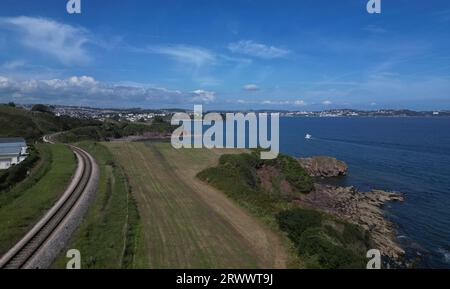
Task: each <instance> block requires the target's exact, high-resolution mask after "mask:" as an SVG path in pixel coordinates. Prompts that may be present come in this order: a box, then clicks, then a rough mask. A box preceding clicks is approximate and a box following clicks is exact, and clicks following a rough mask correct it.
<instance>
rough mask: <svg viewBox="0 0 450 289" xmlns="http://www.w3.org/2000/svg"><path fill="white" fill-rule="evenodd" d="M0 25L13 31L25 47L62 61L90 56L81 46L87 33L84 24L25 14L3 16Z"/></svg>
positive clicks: (71, 60)
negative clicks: (78, 25) (80, 25)
mask: <svg viewBox="0 0 450 289" xmlns="http://www.w3.org/2000/svg"><path fill="white" fill-rule="evenodd" d="M0 28H1V29H8V30H10V31H12V32H13V33H14V35H13V36H14V37H17V39H18V41H19V43H21V44H22V45H24V46H25V47H27V48H28V49H31V50H35V51H39V52H41V53H44V54H47V55H49V56H52V57H55V58H56V59H58V60H59V61H60V62H62V63H64V64H73V63H80V62H82V63H85V62H87V61H89V60H90V57H89V55H88V53H87V51H86V50H85V47H84V45H85V44H86V43H87V42H89V39H90V37H89V32H88V30H86V29H84V28H81V27H75V26H71V25H68V24H64V23H60V22H57V21H54V20H50V19H46V18H35V17H27V16H18V17H2V18H0Z"/></svg>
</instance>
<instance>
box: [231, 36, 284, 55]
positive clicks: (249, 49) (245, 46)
mask: <svg viewBox="0 0 450 289" xmlns="http://www.w3.org/2000/svg"><path fill="white" fill-rule="evenodd" d="M228 49H229V50H230V51H231V52H233V53H240V54H245V55H249V56H253V57H259V58H264V59H272V58H281V57H285V56H286V55H288V54H289V53H290V51H289V50H286V49H282V48H277V47H274V46H268V45H266V44H262V43H256V42H254V41H252V40H241V41H239V42H234V43H230V44H229V45H228Z"/></svg>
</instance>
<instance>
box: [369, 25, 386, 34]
mask: <svg viewBox="0 0 450 289" xmlns="http://www.w3.org/2000/svg"><path fill="white" fill-rule="evenodd" d="M364 30H365V31H368V32H370V33H376V34H380V33H386V32H387V30H386V29H384V28H382V27H380V26H377V25H374V24H370V25H367V26H366V27H364Z"/></svg>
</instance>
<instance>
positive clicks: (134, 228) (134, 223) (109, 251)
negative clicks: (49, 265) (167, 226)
mask: <svg viewBox="0 0 450 289" xmlns="http://www.w3.org/2000/svg"><path fill="white" fill-rule="evenodd" d="M78 146H79V147H81V148H83V149H85V150H86V151H88V152H89V153H91V154H92V155H93V156H94V157H95V159H96V161H97V164H98V166H99V169H100V179H99V183H98V190H97V193H96V195H95V199H94V201H93V203H92V205H91V206H90V208H89V210H88V212H87V215H86V217H85V219H84V220H83V223H82V224H81V226H80V227H79V228H78V229H77V231H76V232H75V234H74V236H73V238H72V240H71V242H70V244H69V246H68V248H76V249H78V250H80V252H81V267H82V268H83V269H95V268H110V269H116V268H124V269H128V268H146V267H148V264H147V259H146V258H145V256H146V252H145V244H144V242H143V235H142V226H141V219H140V216H139V212H138V210H137V207H136V202H135V200H134V197H133V195H132V194H131V191H130V187H129V185H128V181H127V177H126V175H125V174H124V172H123V170H122V168H121V167H120V165H118V164H117V163H116V161H115V159H114V157H113V155H112V154H111V153H110V151H109V150H108V148H107V147H105V146H104V145H102V144H100V143H96V142H81V143H80V144H78ZM66 262H67V259H66V257H65V251H63V252H62V253H61V255H60V256H59V257H58V258H57V259H56V261H55V263H54V264H53V267H55V268H65V265H66Z"/></svg>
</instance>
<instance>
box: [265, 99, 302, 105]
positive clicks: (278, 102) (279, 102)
mask: <svg viewBox="0 0 450 289" xmlns="http://www.w3.org/2000/svg"><path fill="white" fill-rule="evenodd" d="M260 104H263V105H277V106H279V105H285V106H288V105H294V106H305V105H307V103H306V102H305V101H304V100H301V99H297V100H263V101H262V102H261V103H260Z"/></svg>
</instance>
